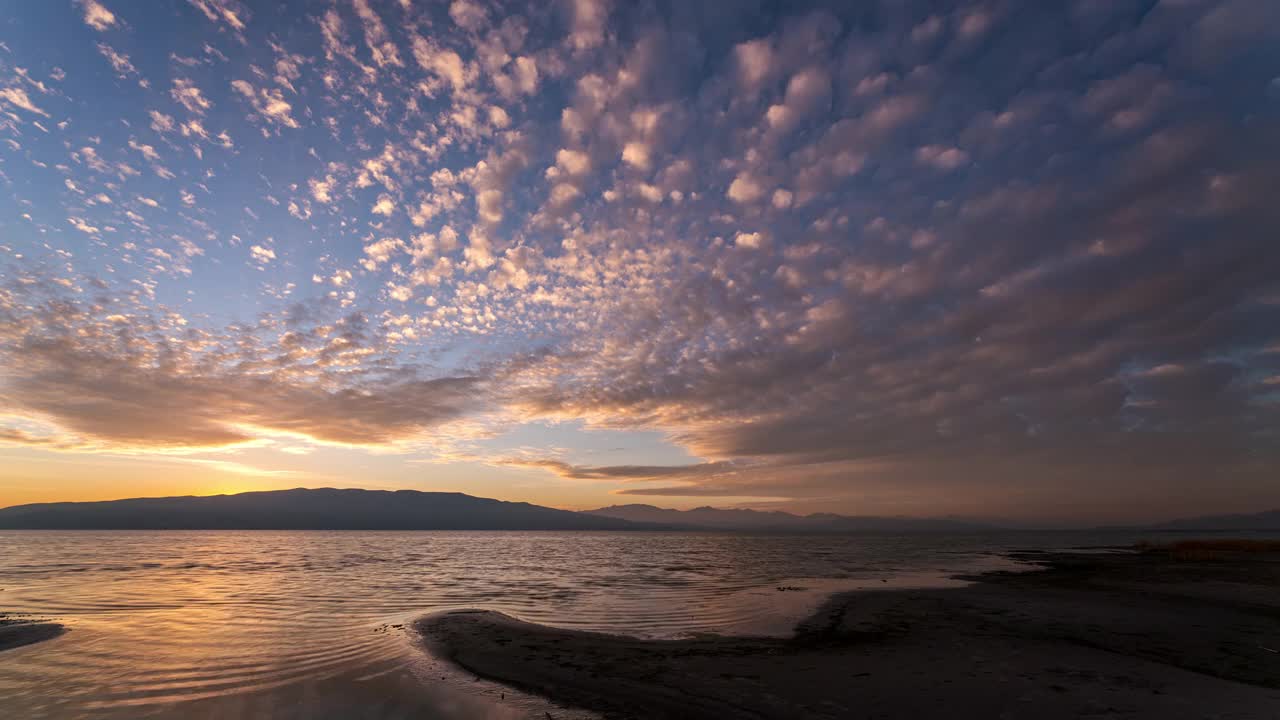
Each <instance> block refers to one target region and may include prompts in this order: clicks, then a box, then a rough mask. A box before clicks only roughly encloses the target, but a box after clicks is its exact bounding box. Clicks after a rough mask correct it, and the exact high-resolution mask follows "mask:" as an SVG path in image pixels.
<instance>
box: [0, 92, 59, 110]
mask: <svg viewBox="0 0 1280 720" xmlns="http://www.w3.org/2000/svg"><path fill="white" fill-rule="evenodd" d="M0 100H4V101H5V102H7V103H9V104H10V105H14V106H17V107H19V108H22V109H23V110H26V111H27V112H29V113H35V114H36V115H43V116H44V117H49V113H47V112H45V111H44V110H41V109H40V108H39V107H37V106H36V104H35V103H34V102H32V101H31V96H29V95H27V91H26V90H23V89H22V88H17V87H8V88H0Z"/></svg>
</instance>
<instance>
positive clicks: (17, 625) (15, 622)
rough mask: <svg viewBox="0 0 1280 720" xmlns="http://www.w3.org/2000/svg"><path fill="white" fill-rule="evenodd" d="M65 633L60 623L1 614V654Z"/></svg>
mask: <svg viewBox="0 0 1280 720" xmlns="http://www.w3.org/2000/svg"><path fill="white" fill-rule="evenodd" d="M64 632H66V628H65V627H63V626H62V625H61V624H59V623H55V622H49V621H47V620H40V619H35V618H31V617H28V616H25V615H14V614H11V613H6V612H0V652H3V651H5V650H12V649H13V648H18V647H22V646H23V645H31V644H32V643H38V642H42V641H44V640H52V639H53V638H56V637H58V636H59V635H61V634H62V633H64Z"/></svg>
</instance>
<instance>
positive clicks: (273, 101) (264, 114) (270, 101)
mask: <svg viewBox="0 0 1280 720" xmlns="http://www.w3.org/2000/svg"><path fill="white" fill-rule="evenodd" d="M231 89H233V90H235V91H236V92H237V93H240V95H242V96H244V98H245V99H246V100H248V101H249V104H250V105H252V106H253V110H254V112H255V113H257V116H258V117H259V118H261V119H262V120H264V121H266V122H267V123H269V124H273V125H282V126H284V127H287V128H294V129H296V128H298V127H300V126H299V125H298V121H297V120H294V119H293V115H292V114H291V113H292V111H293V106H292V105H290V104H289V103H288V101H286V100H285V99H284V94H283V93H282V92H281V91H280V90H279V89H276V88H258V89H254V87H253V85H251V84H249V83H248V82H246V81H244V80H233V81H232V82H231Z"/></svg>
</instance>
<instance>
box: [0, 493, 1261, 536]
mask: <svg viewBox="0 0 1280 720" xmlns="http://www.w3.org/2000/svg"><path fill="white" fill-rule="evenodd" d="M0 529H4V530H13V529H64V530H69V529H83V530H720V531H741V532H787V533H859V532H884V533H962V532H978V531H982V530H1000V529H1007V528H1003V527H1001V526H999V525H995V524H982V523H978V522H972V521H967V520H960V519H954V518H904V517H877V516H850V515H835V514H831V513H814V514H812V515H794V514H792V513H787V512H780V511H761V510H740V509H721V508H713V507H700V508H694V509H692V510H669V509H665V508H659V507H654V506H653V505H640V504H635V505H613V506H610V507H604V508H599V509H596V510H586V511H581V512H572V511H568V510H557V509H554V508H549V507H542V506H540V505H531V504H529V503H523V502H506V501H503V500H492V499H489V498H480V497H474V496H471V495H465V494H463V493H451V492H419V491H416V490H395V491H388V490H356V489H347V490H338V489H333V488H320V489H315V490H308V489H303V488H297V489H294V490H272V491H263V492H246V493H239V494H236V495H213V496H183V497H165V498H135V499H130V500H106V501H101V502H60V503H37V504H32V505H15V506H13V507H9V508H3V509H0ZM1113 529H1117V528H1113ZM1120 529H1127V530H1161V531H1188V532H1194V531H1214V530H1222V531H1244V530H1272V531H1280V510H1269V511H1266V512H1260V513H1253V514H1245V515H1215V516H1205V517H1197V518H1182V519H1178V520H1171V521H1168V522H1163V523H1159V524H1154V525H1146V526H1141V527H1129V528H1120Z"/></svg>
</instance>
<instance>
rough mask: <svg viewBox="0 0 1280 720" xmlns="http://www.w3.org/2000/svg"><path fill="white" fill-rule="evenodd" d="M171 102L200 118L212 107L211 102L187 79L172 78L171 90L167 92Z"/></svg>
mask: <svg viewBox="0 0 1280 720" xmlns="http://www.w3.org/2000/svg"><path fill="white" fill-rule="evenodd" d="M169 95H170V97H172V98H173V101H174V102H176V103H178V104H179V105H181V106H182V107H184V108H186V109H187V112H189V113H191V114H192V115H197V116H202V115H204V114H205V112H206V111H208V109H209V108H211V107H213V102H212V101H210V100H209V99H208V98H206V97H205V96H204V93H202V92H200V88H199V87H197V86H196V84H195V83H193V82H192V81H191V80H189V79H187V78H174V79H173V89H172V90H170V91H169Z"/></svg>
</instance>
